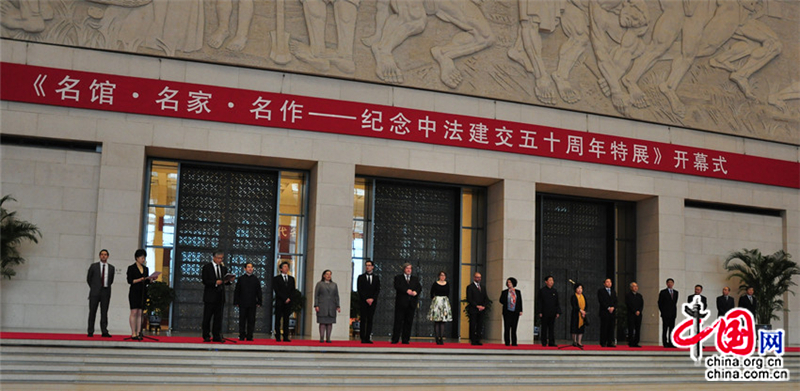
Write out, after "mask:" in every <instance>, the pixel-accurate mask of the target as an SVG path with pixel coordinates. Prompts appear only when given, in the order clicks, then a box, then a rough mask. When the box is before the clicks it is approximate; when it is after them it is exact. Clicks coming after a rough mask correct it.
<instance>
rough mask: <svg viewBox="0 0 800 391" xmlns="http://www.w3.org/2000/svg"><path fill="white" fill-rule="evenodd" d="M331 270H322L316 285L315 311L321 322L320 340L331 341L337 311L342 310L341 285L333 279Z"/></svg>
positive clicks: (318, 321)
mask: <svg viewBox="0 0 800 391" xmlns="http://www.w3.org/2000/svg"><path fill="white" fill-rule="evenodd" d="M331 274H332V273H331V271H330V270H325V271H324V272H322V280H320V281H319V282H318V283H317V286H316V287H314V311H316V312H317V323H319V342H320V343H322V342H327V343H331V330H333V324H334V323H336V313H337V312H342V308H341V307H339V287H338V286H337V285H336V283H335V282H333V281H331Z"/></svg>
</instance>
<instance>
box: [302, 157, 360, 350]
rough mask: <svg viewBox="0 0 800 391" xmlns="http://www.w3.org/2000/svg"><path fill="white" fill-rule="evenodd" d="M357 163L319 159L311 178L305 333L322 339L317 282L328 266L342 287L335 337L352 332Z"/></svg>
mask: <svg viewBox="0 0 800 391" xmlns="http://www.w3.org/2000/svg"><path fill="white" fill-rule="evenodd" d="M354 180H355V164H352V163H336V162H329V161H320V162H319V163H317V165H316V166H315V167H314V168H313V169H312V170H311V175H310V180H309V189H310V192H309V211H308V216H309V219H308V227H309V230H308V258H307V262H306V268H305V289H304V292H303V293H304V294H305V296H306V307H305V311H304V320H303V323H304V325H305V335H307V336H310V337H312V339H319V327H318V326H317V317H316V314H315V312H314V286H315V285H316V283H317V282H319V280H320V279H321V277H322V272H323V271H324V270H326V269H329V270H331V272H332V273H333V281H334V282H336V284H337V285H338V287H339V300H340V305H341V308H342V312H341V313H340V314H339V315H338V316H337V318H336V324H334V325H333V333H332V338H333V339H338V340H347V339H348V335H349V332H350V291H351V288H350V287H351V284H352V280H353V276H352V267H351V265H350V249H351V245H352V240H353V238H352V235H353V233H352V229H353V227H352V224H353V184H354Z"/></svg>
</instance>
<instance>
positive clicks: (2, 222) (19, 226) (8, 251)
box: [0, 195, 42, 280]
mask: <svg viewBox="0 0 800 391" xmlns="http://www.w3.org/2000/svg"><path fill="white" fill-rule="evenodd" d="M9 200H10V201H16V200H15V199H14V198H13V197H11V195H6V196H4V197H3V198H2V199H0V232H2V233H3V234H2V235H0V246H1V247H2V249H0V253H2V271H0V273H1V274H2V275H3V277H5V278H8V279H9V280H10V279H11V277H13V276H14V275H15V274H17V272H16V271H14V269H13V267H14V266H16V265H21V264H23V263H25V258H23V257H22V256H21V255H20V253H19V250H17V246H19V245H20V244H22V242H23V241H25V240H29V241H31V242H34V243H39V239H38V238H37V236H38V237H39V238H41V237H42V233H41V232H40V231H39V228H38V227H37V226H35V225H33V224H31V223H29V222H27V221H24V220H18V219H17V218H16V215H17V212H9V211H8V210H6V208H4V207H3V204H5V202H6V201H9Z"/></svg>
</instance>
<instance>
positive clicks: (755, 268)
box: [722, 249, 800, 328]
mask: <svg viewBox="0 0 800 391" xmlns="http://www.w3.org/2000/svg"><path fill="white" fill-rule="evenodd" d="M791 257H792V256H791V255H790V254H789V253H787V252H785V251H783V250H778V251H777V252H775V253H774V254H772V255H767V256H764V255H762V254H761V251H759V250H758V249H752V250H748V249H742V250H741V251H735V252H733V253H731V254H730V255H728V257H727V258H726V259H725V262H723V264H722V266H723V267H724V268H725V270H727V271H729V272H731V274H730V275H729V276H728V279H729V280H730V279H732V278H738V279H739V280H740V281H741V284H740V285H739V291H740V292H743V291H746V290H747V287H753V290H754V294H753V296H755V298H756V301H757V302H758V307H757V308H756V313H755V314H753V315H755V317H756V323H757V324H759V325H765V326H767V327H768V326H769V324H770V322H771V321H772V320H773V319H778V316H777V315H776V312H779V311H783V310H784V307H783V306H784V302H783V298H782V296H783V294H784V293H786V292H789V293H791V294H793V295H794V292H792V291H791V290H790V289H789V287H791V286H792V285H797V284H796V283H795V282H794V281H792V276H796V275H800V267H798V265H797V263H796V262H794V261H792V260H791ZM765 328H766V327H765Z"/></svg>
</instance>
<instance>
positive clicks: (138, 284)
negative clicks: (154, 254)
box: [128, 249, 150, 340]
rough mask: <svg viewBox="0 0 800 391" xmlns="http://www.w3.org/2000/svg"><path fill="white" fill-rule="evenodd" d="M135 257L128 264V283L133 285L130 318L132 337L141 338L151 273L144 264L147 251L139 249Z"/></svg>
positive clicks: (129, 296) (129, 293) (130, 295)
mask: <svg viewBox="0 0 800 391" xmlns="http://www.w3.org/2000/svg"><path fill="white" fill-rule="evenodd" d="M133 257H134V259H136V262H134V263H133V265H130V266H128V284H130V285H131V288H130V290H129V291H128V303H130V306H131V315H130V317H129V319H128V320H129V322H130V324H131V339H134V340H141V339H142V337H141V336H140V335H139V334H140V333H141V331H142V309H144V303H145V302H146V301H147V296H146V294H147V292H146V290H145V288H146V286H147V284H149V283H150V279H149V278H148V276H149V275H150V273H149V272H148V270H147V266H145V265H144V261H145V258H147V252H145V251H144V250H142V249H138V250H136V253H134V255H133Z"/></svg>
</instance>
